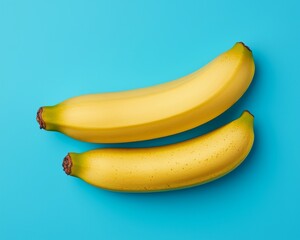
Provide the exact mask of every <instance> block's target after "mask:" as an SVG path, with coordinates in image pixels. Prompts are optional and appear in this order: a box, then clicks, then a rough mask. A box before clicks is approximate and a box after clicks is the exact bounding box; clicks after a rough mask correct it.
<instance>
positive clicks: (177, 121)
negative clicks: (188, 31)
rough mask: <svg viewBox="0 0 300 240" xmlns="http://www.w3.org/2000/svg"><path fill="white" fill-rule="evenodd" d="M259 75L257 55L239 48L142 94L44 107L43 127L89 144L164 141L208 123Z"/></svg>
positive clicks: (93, 96) (104, 96) (39, 116)
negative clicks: (170, 136) (256, 67)
mask: <svg viewBox="0 0 300 240" xmlns="http://www.w3.org/2000/svg"><path fill="white" fill-rule="evenodd" d="M254 71H255V65H254V60H253V57H252V52H251V50H250V49H249V48H248V47H247V46H245V45H244V44H243V43H241V42H239V43H236V44H235V45H234V46H233V47H232V48H231V49H230V50H228V51H227V52H225V53H223V54H221V55H220V56H218V57H217V58H215V59H214V60H213V61H211V62H210V63H209V64H207V65H206V66H204V67H202V68H201V69H199V70H198V71H196V72H194V73H191V74H189V75H187V76H185V77H182V78H180V79H177V80H174V81H171V82H168V83H164V84H160V85H156V86H152V87H148V88H142V89H136V90H130V91H123V92H112V93H102V94H89V95H83V96H79V97H74V98H70V99H68V100H66V101H63V102H61V103H60V104H57V105H55V106H48V107H41V108H40V109H39V111H38V113H37V121H38V122H39V124H40V128H44V129H46V130H50V131H59V132H62V133H64V134H66V135H68V136H70V137H73V138H75V139H78V140H82V141H86V142H95V143H116V142H134V141H141V140H148V139H153V138H159V137H164V136H168V135H172V134H176V133H179V132H183V131H186V130H188V129H191V128H194V127H196V126H198V125H201V124H203V123H206V122H208V121H209V120H211V119H213V118H215V117H216V116H218V115H220V114H221V113H223V112H224V111H225V110H227V109H228V108H229V107H231V106H232V105H233V104H234V103H235V102H236V101H237V100H238V99H239V98H240V97H241V96H242V95H243V94H244V92H245V91H246V90H247V88H248V86H249V85H250V83H251V81H252V78H253V75H254Z"/></svg>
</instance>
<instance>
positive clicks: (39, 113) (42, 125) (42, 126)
mask: <svg viewBox="0 0 300 240" xmlns="http://www.w3.org/2000/svg"><path fill="white" fill-rule="evenodd" d="M42 113H43V108H42V107H40V108H39V110H38V111H37V114H36V120H37V122H38V123H39V125H40V129H46V123H45V122H44V120H43V117H42Z"/></svg>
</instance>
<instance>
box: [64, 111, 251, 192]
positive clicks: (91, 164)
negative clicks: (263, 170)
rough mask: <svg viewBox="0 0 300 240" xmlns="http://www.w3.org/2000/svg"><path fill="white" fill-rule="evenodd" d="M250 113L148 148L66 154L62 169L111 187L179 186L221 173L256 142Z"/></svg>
mask: <svg viewBox="0 0 300 240" xmlns="http://www.w3.org/2000/svg"><path fill="white" fill-rule="evenodd" d="M253 120H254V119H253V116H252V115H251V114H250V113H249V112H248V111H244V113H243V114H242V115H241V117H240V118H238V119H236V120H235V121H232V122H231V123H228V124H227V125H225V126H223V127H221V128H219V129H216V130H214V131H212V132H210V133H208V134H205V135H203V136H200V137H197V138H194V139H191V140H188V141H185V142H181V143H176V144H172V145H166V146H160V147H152V148H127V149H124V148H106V149H97V150H92V151H88V152H85V153H81V154H77V153H69V154H68V155H67V156H66V157H65V159H64V161H63V168H64V171H65V172H66V173H67V174H69V175H72V176H75V177H78V178H81V179H83V180H84V181H86V182H88V183H90V184H92V185H95V186H97V187H101V188H104V189H108V190H113V191H128V192H147V191H149V192H153V191H164V190H172V189H179V188H184V187H191V186H194V185H198V184H202V183H205V182H208V181H212V180H214V179H216V178H219V177H221V176H223V175H225V174H226V173H228V172H230V171H232V170H233V169H234V168H236V167H237V166H238V165H239V164H240V163H241V162H242V161H243V160H244V159H245V158H246V156H247V155H248V153H249V152H250V150H251V147H252V144H253V141H254V132H253Z"/></svg>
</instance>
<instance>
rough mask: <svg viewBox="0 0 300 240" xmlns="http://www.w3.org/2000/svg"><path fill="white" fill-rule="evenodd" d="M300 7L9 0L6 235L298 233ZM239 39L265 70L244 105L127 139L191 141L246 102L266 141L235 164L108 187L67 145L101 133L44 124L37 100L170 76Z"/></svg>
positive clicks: (0, 233) (1, 7) (2, 177)
mask: <svg viewBox="0 0 300 240" xmlns="http://www.w3.org/2000/svg"><path fill="white" fill-rule="evenodd" d="M299 7H300V5H299V2H298V3H297V1H296V0H294V1H291V0H287V1H284V2H281V3H280V2H278V1H277V2H276V1H275V2H274V1H258V0H252V1H247V3H246V2H243V1H223V2H222V1H216V0H213V1H208V0H207V1H196V0H195V1H188V0H186V1H156V2H155V1H121V0H119V1H71V0H70V1H62V0H60V1H58V0H52V1H40V0H36V1H33V0H28V1H22V0H1V1H0V29H1V32H0V34H1V35H0V84H1V85H0V91H1V94H0V98H1V101H0V104H1V118H0V124H1V126H2V129H1V135H0V140H1V159H0V161H1V162H0V163H1V164H0V169H1V174H0V239H2V240H6V239H43V240H46V239H51V240H52V239H74V240H75V239H145V240H148V239H300V229H299V222H300V220H299V216H300V204H299V203H300V192H299V182H300V174H299V169H300V157H299V148H300V144H299V138H298V137H299V136H298V134H299V133H300V129H299V93H298V92H299V90H300V89H299V86H300V85H299V80H300V79H299V66H300V65H299V55H300V44H299V43H300V34H299V29H300V18H299V11H298V10H299ZM236 41H244V42H245V43H246V44H247V45H249V46H250V47H251V49H252V50H253V53H254V57H255V61H256V67H257V72H256V75H255V79H254V81H253V83H252V85H251V87H250V88H249V90H248V91H247V93H246V94H245V95H244V96H243V98H242V99H241V100H240V101H239V102H238V103H237V104H235V105H234V107H232V108H231V109H230V110H229V111H227V112H226V113H224V114H223V115H221V116H220V117H218V118H217V119H215V120H213V121H212V122H210V123H208V124H206V125H204V126H201V127H198V128H196V129H194V130H191V131H188V132H185V133H182V134H179V135H176V136H172V137H168V138H164V139H160V140H154V141H148V142H144V143H137V144H127V145H126V144H124V145H122V146H150V145H160V144H166V143H172V142H177V141H182V140H184V139H188V138H191V137H195V136H198V135H200V134H202V133H204V132H207V131H210V130H212V129H214V128H216V127H217V126H220V125H222V124H224V123H226V122H229V121H231V120H233V119H234V118H236V117H238V116H239V115H240V113H241V112H242V110H244V109H249V110H250V111H251V112H252V113H253V114H254V115H255V131H256V141H255V145H254V147H253V150H252V152H251V153H250V155H249V157H248V158H247V159H246V161H245V162H244V163H243V164H242V165H241V166H240V167H239V168H238V169H236V170H235V171H234V172H232V173H230V174H229V175H227V176H225V177H223V178H221V179H219V180H217V181H214V182H212V183H209V184H206V185H202V186H199V187H195V188H192V189H187V190H181V191H175V192H166V193H158V194H157V193H156V194H125V193H113V192H108V191H104V190H101V189H97V188H94V187H92V186H90V185H88V184H86V183H84V182H83V181H81V180H79V179H76V178H73V177H68V176H66V175H65V173H64V172H63V171H62V167H61V162H62V159H63V157H64V156H65V155H66V154H67V152H69V151H75V152H82V151H86V150H89V149H92V148H96V147H103V145H96V144H87V143H82V142H78V141H75V140H72V139H70V138H68V137H66V136H63V135H62V134H59V133H52V132H46V131H41V130H39V129H38V125H37V123H36V121H35V114H36V111H37V109H38V107H40V106H43V105H53V104H56V103H58V102H60V101H62V100H64V99H66V98H68V97H71V96H75V95H80V94H83V93H91V92H105V91H119V90H126V89H132V88H138V87H144V86H149V85H153V84H157V83H162V82H166V81H169V80H172V79H175V78H178V77H181V76H183V75H185V74H187V73H190V72H192V71H194V70H196V69H198V68H199V67H201V66H202V65H204V64H205V63H207V62H208V61H209V60H211V59H213V58H214V57H215V56H217V55H218V54H220V53H221V52H223V51H225V50H227V49H229V48H230V47H231V46H232V45H233V44H234V43H235V42H236ZM179 97H180V96H179ZM297 101H298V103H297Z"/></svg>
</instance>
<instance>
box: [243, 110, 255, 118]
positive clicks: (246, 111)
mask: <svg viewBox="0 0 300 240" xmlns="http://www.w3.org/2000/svg"><path fill="white" fill-rule="evenodd" d="M244 112H245V113H248V114H250V115H251V116H252V117H253V118H254V115H253V114H252V113H251V112H250V111H248V110H245V111H244Z"/></svg>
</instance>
